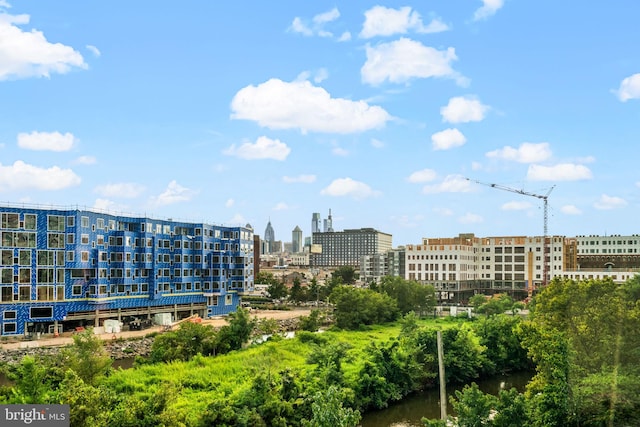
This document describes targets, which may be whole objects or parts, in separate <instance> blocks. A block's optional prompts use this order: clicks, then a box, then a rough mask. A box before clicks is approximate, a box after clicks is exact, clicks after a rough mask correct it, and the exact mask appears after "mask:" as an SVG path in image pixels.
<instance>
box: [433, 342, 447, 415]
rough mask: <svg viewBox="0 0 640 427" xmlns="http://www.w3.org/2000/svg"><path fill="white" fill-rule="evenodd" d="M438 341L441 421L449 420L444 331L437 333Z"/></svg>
mask: <svg viewBox="0 0 640 427" xmlns="http://www.w3.org/2000/svg"><path fill="white" fill-rule="evenodd" d="M436 337H437V340H438V374H439V376H440V419H441V420H446V419H447V384H446V379H445V377H444V349H443V346H442V331H437V332H436Z"/></svg>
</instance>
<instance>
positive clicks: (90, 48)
mask: <svg viewBox="0 0 640 427" xmlns="http://www.w3.org/2000/svg"><path fill="white" fill-rule="evenodd" d="M85 47H86V48H87V50H88V51H89V52H91V53H93V56H95V57H97V58H99V57H100V55H102V53H101V52H100V49H98V48H97V47H95V46H94V45H91V44H88V45H86V46H85Z"/></svg>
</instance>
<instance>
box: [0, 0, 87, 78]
mask: <svg viewBox="0 0 640 427" xmlns="http://www.w3.org/2000/svg"><path fill="white" fill-rule="evenodd" d="M5 4H6V3H5ZM29 19H30V17H29V15H9V14H7V13H0V40H3V41H4V42H3V43H0V58H1V59H2V60H1V61H0V81H2V80H8V79H21V78H28V77H49V76H50V74H51V73H59V74H65V73H67V72H69V71H71V70H72V69H73V68H81V69H86V68H87V64H86V63H85V62H84V59H83V58H82V55H81V54H80V53H79V52H77V51H76V50H75V49H73V48H72V47H69V46H65V45H63V44H62V43H50V42H49V41H47V39H46V38H45V36H44V34H42V32H41V31H37V30H34V29H33V30H31V31H23V30H22V29H21V28H20V27H19V26H20V25H26V24H28V23H29Z"/></svg>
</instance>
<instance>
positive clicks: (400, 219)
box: [391, 215, 424, 228]
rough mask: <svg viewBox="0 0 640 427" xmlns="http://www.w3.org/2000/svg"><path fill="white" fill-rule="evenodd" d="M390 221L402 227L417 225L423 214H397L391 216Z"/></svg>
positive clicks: (422, 218) (422, 219)
mask: <svg viewBox="0 0 640 427" xmlns="http://www.w3.org/2000/svg"><path fill="white" fill-rule="evenodd" d="M391 221H393V222H394V223H395V224H397V225H398V226H400V227H403V228H415V227H418V226H419V225H420V224H421V223H422V221H424V215H413V216H409V215H398V216H392V217H391Z"/></svg>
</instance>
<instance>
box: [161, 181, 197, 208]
mask: <svg viewBox="0 0 640 427" xmlns="http://www.w3.org/2000/svg"><path fill="white" fill-rule="evenodd" d="M196 193H197V192H196V191H194V190H190V189H189V188H186V187H183V186H182V185H180V184H178V183H177V182H176V181H175V180H173V181H171V182H170V183H169V185H167V188H166V189H165V190H164V191H163V192H162V193H160V195H158V196H157V197H153V198H152V199H151V201H152V203H153V204H154V205H155V206H165V205H170V204H173V203H178V202H187V201H189V200H191V199H192V198H193V196H194V195H195V194H196Z"/></svg>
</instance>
